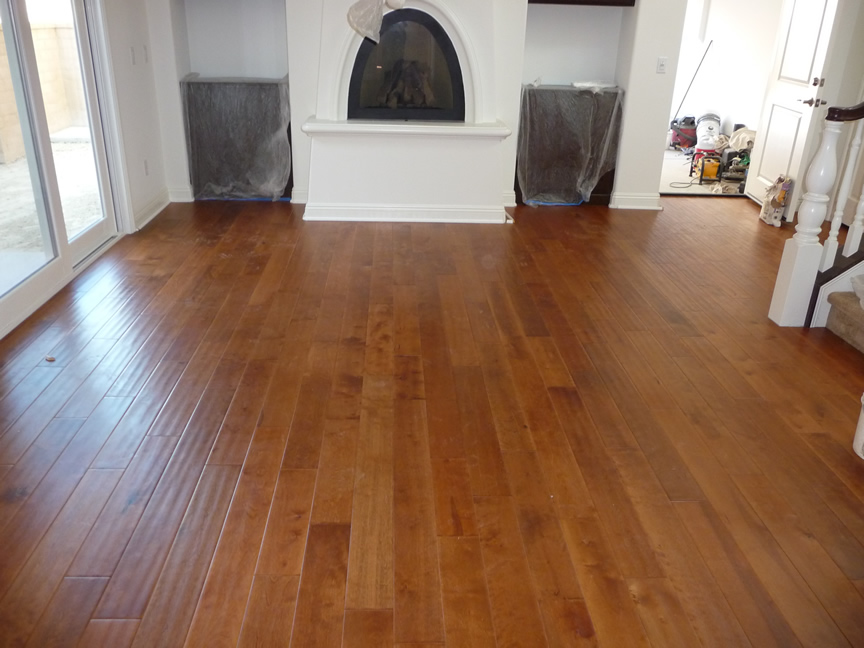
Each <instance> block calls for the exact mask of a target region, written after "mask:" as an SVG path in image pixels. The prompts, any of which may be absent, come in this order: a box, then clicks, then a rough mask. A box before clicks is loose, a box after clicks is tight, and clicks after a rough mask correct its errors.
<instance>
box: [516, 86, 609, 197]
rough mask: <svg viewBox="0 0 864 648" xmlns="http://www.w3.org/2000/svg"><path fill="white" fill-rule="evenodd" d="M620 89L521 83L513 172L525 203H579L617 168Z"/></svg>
mask: <svg viewBox="0 0 864 648" xmlns="http://www.w3.org/2000/svg"><path fill="white" fill-rule="evenodd" d="M623 95H624V92H623V90H622V89H621V88H617V87H597V86H590V87H572V86H536V87H534V86H524V87H523V89H522V115H521V120H520V127H519V153H518V162H517V167H516V175H517V178H518V180H519V188H520V189H521V190H522V197H523V200H524V201H525V203H526V204H557V205H578V204H580V203H582V202H585V201H587V200H589V199H590V198H591V192H592V191H593V190H594V187H595V186H597V181H598V180H599V179H600V178H601V177H602V176H603V175H604V174H605V173H607V172H609V171H611V170H612V169H614V168H615V159H616V157H617V154H618V137H619V133H620V128H621V105H622V98H623Z"/></svg>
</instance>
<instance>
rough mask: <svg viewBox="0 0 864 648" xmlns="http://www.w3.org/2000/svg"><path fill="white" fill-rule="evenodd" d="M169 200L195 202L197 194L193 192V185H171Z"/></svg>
mask: <svg viewBox="0 0 864 648" xmlns="http://www.w3.org/2000/svg"><path fill="white" fill-rule="evenodd" d="M168 200H170V201H171V202H177V203H190V202H194V200H195V195H194V194H193V193H192V186H191V185H186V186H184V187H169V188H168Z"/></svg>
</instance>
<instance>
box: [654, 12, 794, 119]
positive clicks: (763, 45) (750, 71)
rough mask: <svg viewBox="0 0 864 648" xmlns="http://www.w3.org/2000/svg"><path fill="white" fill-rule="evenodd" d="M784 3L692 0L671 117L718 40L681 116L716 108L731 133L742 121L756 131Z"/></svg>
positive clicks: (684, 33) (685, 25)
mask: <svg viewBox="0 0 864 648" xmlns="http://www.w3.org/2000/svg"><path fill="white" fill-rule="evenodd" d="M782 8H783V0H758V1H754V0H687V16H686V19H685V24H684V31H683V38H682V40H681V52H680V59H679V65H678V73H677V75H676V78H675V92H674V95H673V98H672V109H671V112H670V117H669V119H670V120H671V119H672V118H674V116H675V111H676V110H677V109H678V106H679V105H680V104H681V101H682V99H684V94H685V92H686V91H687V86H688V85H689V83H690V80H691V79H692V78H693V75H694V73H695V72H696V68H697V67H698V65H699V61H700V59H701V58H702V55H703V54H704V53H705V50H706V48H707V47H708V43H709V42H711V41H712V40H713V41H714V42H713V44H712V45H711V48H710V49H709V50H708V54H707V55H706V56H705V62H704V63H703V64H702V67H701V68H700V69H699V73H698V74H697V75H696V78H695V79H694V80H693V87H692V88H691V89H690V92H689V93H688V94H687V97H686V100H684V104H683V106H682V108H681V111H680V113H679V115H680V116H683V115H693V116H694V117H697V118H698V117H699V116H701V115H704V114H705V113H708V112H712V113H716V114H717V115H719V116H720V118H721V119H722V121H723V126H722V128H723V132H725V133H727V134H729V133H731V132H732V127H733V125H734V124H736V123H740V124H746V125H747V127H748V128H752V129H754V130H756V129H757V128H758V125H759V118H760V116H761V111H762V104H763V103H764V101H765V88H766V85H767V83H768V77H769V76H770V73H771V67H772V63H773V61H774V42H775V37H776V33H777V28H778V27H779V24H780V15H781V10H782ZM703 37H704V38H703Z"/></svg>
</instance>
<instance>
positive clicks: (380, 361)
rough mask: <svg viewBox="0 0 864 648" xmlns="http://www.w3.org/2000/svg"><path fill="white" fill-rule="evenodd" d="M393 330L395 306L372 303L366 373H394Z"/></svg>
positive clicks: (386, 374) (367, 338) (367, 329)
mask: <svg viewBox="0 0 864 648" xmlns="http://www.w3.org/2000/svg"><path fill="white" fill-rule="evenodd" d="M393 330H394V329H393V306H392V305H390V304H372V305H371V306H370V307H369V323H368V325H367V328H366V364H365V367H364V370H363V371H364V373H365V374H369V375H373V376H376V375H377V376H380V375H385V376H388V375H392V374H393V352H394V341H393Z"/></svg>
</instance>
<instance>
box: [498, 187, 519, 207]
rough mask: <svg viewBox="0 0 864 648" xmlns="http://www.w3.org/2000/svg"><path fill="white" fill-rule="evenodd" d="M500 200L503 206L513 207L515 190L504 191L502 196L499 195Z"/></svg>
mask: <svg viewBox="0 0 864 648" xmlns="http://www.w3.org/2000/svg"><path fill="white" fill-rule="evenodd" d="M501 202H502V203H503V204H504V206H505V207H515V206H516V192H515V191H505V192H504V194H503V196H502V197H501Z"/></svg>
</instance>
